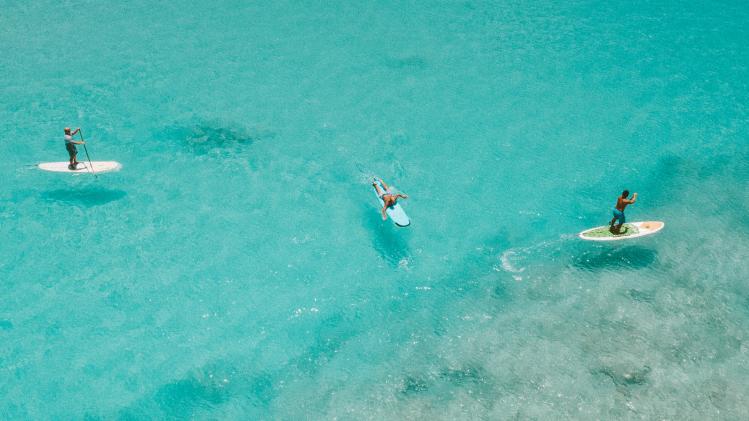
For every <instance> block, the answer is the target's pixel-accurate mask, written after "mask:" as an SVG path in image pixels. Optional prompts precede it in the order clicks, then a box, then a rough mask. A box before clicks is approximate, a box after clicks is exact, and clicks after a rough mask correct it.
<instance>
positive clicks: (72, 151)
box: [65, 127, 86, 170]
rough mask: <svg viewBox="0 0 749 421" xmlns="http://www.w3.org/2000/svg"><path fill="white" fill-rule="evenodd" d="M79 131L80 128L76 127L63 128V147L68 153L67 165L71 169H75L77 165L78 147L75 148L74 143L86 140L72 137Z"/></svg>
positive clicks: (79, 143) (81, 143) (78, 143)
mask: <svg viewBox="0 0 749 421" xmlns="http://www.w3.org/2000/svg"><path fill="white" fill-rule="evenodd" d="M80 131H81V128H80V127H79V128H77V129H75V130H73V131H72V132H71V131H70V127H66V128H65V149H67V150H68V155H70V165H68V168H69V169H71V170H75V169H77V168H76V167H77V165H78V149H76V147H75V145H83V144H85V143H86V142H84V141H82V140H81V141H78V140H75V139H73V136H75V135H76V134H77V133H78V132H80Z"/></svg>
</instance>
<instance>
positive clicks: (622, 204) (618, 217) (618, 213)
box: [609, 190, 637, 234]
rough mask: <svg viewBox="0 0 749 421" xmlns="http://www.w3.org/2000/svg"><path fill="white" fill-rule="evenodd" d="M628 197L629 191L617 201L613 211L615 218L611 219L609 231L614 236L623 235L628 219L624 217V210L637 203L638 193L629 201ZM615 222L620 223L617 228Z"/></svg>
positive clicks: (624, 192) (625, 191) (623, 193)
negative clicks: (623, 227)
mask: <svg viewBox="0 0 749 421" xmlns="http://www.w3.org/2000/svg"><path fill="white" fill-rule="evenodd" d="M628 197H629V190H624V191H623V192H622V195H621V196H619V197H618V198H617V199H616V207H615V208H614V210H613V213H614V217H613V218H611V222H609V225H610V227H609V230H610V231H611V233H612V234H621V233H622V231H621V230H622V225H624V222H626V218H625V217H624V208H626V207H627V206H628V205H631V204H633V203H635V201H637V193H635V194H633V195H632V198H631V199H628ZM614 222H618V224H617V225H616V227H615V226H614Z"/></svg>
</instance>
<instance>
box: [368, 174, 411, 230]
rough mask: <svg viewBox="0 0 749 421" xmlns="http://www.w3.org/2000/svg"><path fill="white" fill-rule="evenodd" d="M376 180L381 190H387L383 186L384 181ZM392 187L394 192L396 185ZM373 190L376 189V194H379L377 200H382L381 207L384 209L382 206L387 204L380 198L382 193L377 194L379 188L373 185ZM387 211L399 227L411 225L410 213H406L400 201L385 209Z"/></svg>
mask: <svg viewBox="0 0 749 421" xmlns="http://www.w3.org/2000/svg"><path fill="white" fill-rule="evenodd" d="M375 182H376V183H377V185H379V186H380V189H381V190H383V191H385V188H384V187H383V186H382V181H380V180H379V179H376V180H375ZM390 187H391V189H390V191H391V192H392V190H393V189H395V187H393V186H390ZM372 190H373V191H374V194H375V196H377V200H378V201H379V202H380V209H382V207H383V206H385V202H383V201H382V199H381V198H380V195H378V194H377V189H375V188H374V187H373V188H372ZM385 213H386V214H387V216H388V218H390V220H391V221H393V223H395V225H397V226H399V227H407V226H409V225H411V220H410V219H409V218H408V215H406V211H404V210H403V208H402V207H401V205H400V203H396V204H395V206H391V207H389V208H387V209H386V210H385Z"/></svg>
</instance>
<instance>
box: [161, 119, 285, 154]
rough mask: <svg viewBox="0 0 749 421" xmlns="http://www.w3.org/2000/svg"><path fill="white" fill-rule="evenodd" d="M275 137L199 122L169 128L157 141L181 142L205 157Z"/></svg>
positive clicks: (256, 131)
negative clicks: (214, 152) (212, 152)
mask: <svg viewBox="0 0 749 421" xmlns="http://www.w3.org/2000/svg"><path fill="white" fill-rule="evenodd" d="M273 137H274V133H272V132H270V131H268V130H261V129H258V128H248V127H245V126H243V125H239V124H233V123H224V122H219V121H199V122H197V123H194V124H184V125H183V124H174V125H172V126H169V127H167V128H166V129H165V130H164V131H163V132H162V133H161V134H159V135H158V136H157V139H164V140H168V141H175V142H179V143H180V144H181V145H183V146H184V147H185V148H186V149H188V150H190V151H191V152H193V153H195V154H198V155H205V154H207V153H209V152H211V151H215V150H218V151H224V152H230V151H236V150H239V149H241V148H244V147H247V146H250V145H252V144H253V143H254V142H256V141H260V140H263V139H269V138H273Z"/></svg>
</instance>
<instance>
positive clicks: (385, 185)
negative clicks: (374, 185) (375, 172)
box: [380, 179, 390, 191]
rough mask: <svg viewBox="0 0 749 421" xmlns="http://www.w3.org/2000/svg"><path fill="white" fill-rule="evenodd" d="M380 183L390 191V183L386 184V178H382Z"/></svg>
mask: <svg viewBox="0 0 749 421" xmlns="http://www.w3.org/2000/svg"><path fill="white" fill-rule="evenodd" d="M380 183H382V187H384V188H385V191H390V187H388V185H387V184H385V180H383V179H380Z"/></svg>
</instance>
